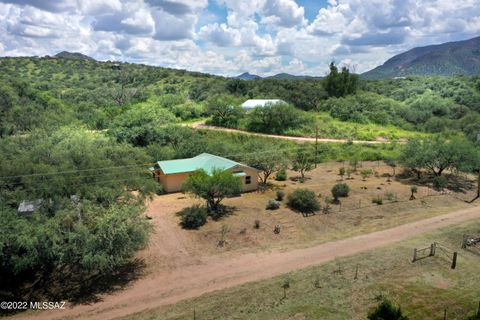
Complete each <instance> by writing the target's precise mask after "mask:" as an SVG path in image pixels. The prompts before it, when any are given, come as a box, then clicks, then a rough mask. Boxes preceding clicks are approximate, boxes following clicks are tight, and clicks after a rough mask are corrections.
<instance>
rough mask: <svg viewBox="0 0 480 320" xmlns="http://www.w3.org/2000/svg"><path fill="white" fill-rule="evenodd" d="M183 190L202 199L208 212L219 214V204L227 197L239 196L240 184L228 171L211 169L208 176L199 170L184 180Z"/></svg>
mask: <svg viewBox="0 0 480 320" xmlns="http://www.w3.org/2000/svg"><path fill="white" fill-rule="evenodd" d="M183 190H184V191H186V192H190V193H193V194H194V195H195V196H197V197H199V198H202V199H204V200H205V201H206V202H207V209H208V210H209V211H210V212H214V213H219V212H220V202H221V201H222V200H223V199H225V198H226V197H228V196H233V195H237V194H239V193H240V192H241V191H242V183H241V181H240V179H239V178H238V177H235V176H233V175H232V173H230V172H228V171H224V170H221V169H213V170H212V172H211V173H210V174H208V173H207V172H205V171H204V170H199V171H197V172H195V173H193V174H191V175H190V176H189V177H188V178H187V179H186V180H185V182H184V184H183Z"/></svg>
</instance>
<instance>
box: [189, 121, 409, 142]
mask: <svg viewBox="0 0 480 320" xmlns="http://www.w3.org/2000/svg"><path fill="white" fill-rule="evenodd" d="M188 126H189V127H190V128H193V129H206V130H217V131H224V132H232V133H240V134H246V135H252V136H260V137H266V138H275V139H284V140H292V141H295V142H298V143H304V142H315V138H310V137H294V136H282V135H276V134H266V133H255V132H248V131H243V130H238V129H228V128H222V127H216V126H208V125H206V124H204V123H203V122H197V123H193V124H190V125H188ZM348 141H350V140H348V139H331V138H319V139H318V142H333V143H345V142H348ZM351 142H352V143H355V144H381V143H390V141H388V140H385V139H383V138H377V140H374V141H366V140H352V141H351ZM401 142H403V141H401Z"/></svg>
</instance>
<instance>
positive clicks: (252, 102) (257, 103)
mask: <svg viewBox="0 0 480 320" xmlns="http://www.w3.org/2000/svg"><path fill="white" fill-rule="evenodd" d="M269 104H271V105H276V104H287V103H286V102H285V101H283V100H280V99H249V100H247V101H245V102H244V103H242V108H244V109H253V108H256V107H265V106H266V105H269Z"/></svg>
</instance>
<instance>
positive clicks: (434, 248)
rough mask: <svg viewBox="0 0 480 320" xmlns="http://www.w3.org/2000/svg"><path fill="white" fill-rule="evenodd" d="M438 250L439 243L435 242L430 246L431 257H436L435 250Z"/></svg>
mask: <svg viewBox="0 0 480 320" xmlns="http://www.w3.org/2000/svg"><path fill="white" fill-rule="evenodd" d="M436 249H437V243H436V242H434V243H432V244H431V245H430V257H433V256H435V250H436Z"/></svg>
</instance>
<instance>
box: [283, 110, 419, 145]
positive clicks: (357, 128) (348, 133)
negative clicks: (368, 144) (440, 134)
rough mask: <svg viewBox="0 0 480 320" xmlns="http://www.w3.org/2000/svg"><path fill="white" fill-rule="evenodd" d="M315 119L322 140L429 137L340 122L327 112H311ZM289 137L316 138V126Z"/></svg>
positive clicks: (401, 130) (391, 129) (412, 132)
mask: <svg viewBox="0 0 480 320" xmlns="http://www.w3.org/2000/svg"><path fill="white" fill-rule="evenodd" d="M309 113H310V114H311V116H312V117H313V118H315V125H316V126H318V134H319V136H320V137H321V138H338V139H352V140H366V141H373V140H378V139H386V140H404V139H408V138H413V137H423V136H427V135H428V134H426V133H421V132H417V131H409V130H404V129H401V128H398V127H395V126H393V125H385V126H382V125H379V124H375V123H367V124H361V123H356V122H348V121H340V120H337V119H335V118H333V117H332V116H330V115H329V114H328V113H326V112H313V111H311V112H309ZM286 134H287V135H294V136H307V137H314V136H315V126H312V127H311V128H310V127H308V128H302V129H297V130H290V131H288V132H286Z"/></svg>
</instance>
